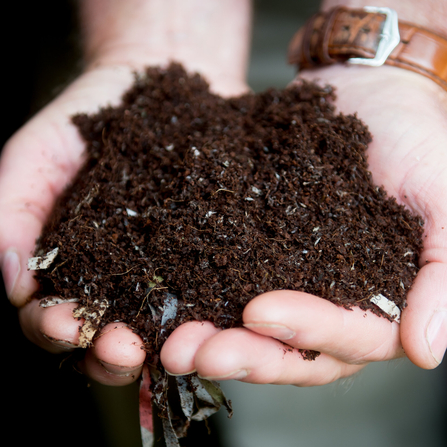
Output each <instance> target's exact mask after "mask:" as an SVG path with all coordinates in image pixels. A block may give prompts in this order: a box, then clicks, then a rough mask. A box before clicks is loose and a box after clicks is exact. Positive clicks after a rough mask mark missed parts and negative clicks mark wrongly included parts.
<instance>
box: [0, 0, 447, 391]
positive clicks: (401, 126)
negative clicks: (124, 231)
mask: <svg viewBox="0 0 447 447" xmlns="http://www.w3.org/2000/svg"><path fill="white" fill-rule="evenodd" d="M185 3H187V6H185ZM335 3H341V2H335V1H326V2H324V3H323V5H322V7H323V8H325V9H327V8H329V7H331V6H334V5H335ZM343 3H344V4H347V2H343ZM349 3H350V6H357V7H361V6H363V5H364V4H366V2H360V1H358V2H349ZM377 3H378V2H376V4H377ZM205 4H206V11H204V5H205ZM82 5H83V6H82V16H83V23H84V25H85V53H86V57H87V66H86V71H85V73H84V74H83V75H82V76H81V77H80V78H79V79H78V80H77V81H75V82H74V83H73V84H72V85H71V86H70V87H68V89H67V90H66V91H64V92H63V93H62V95H61V96H59V97H58V98H57V99H56V100H55V101H54V102H53V103H51V104H49V105H48V106H47V107H46V108H45V109H44V110H42V112H40V113H39V114H38V115H36V117H34V118H33V119H32V120H31V121H30V122H29V123H28V124H26V125H25V126H24V128H22V129H21V130H19V131H18V133H17V134H15V135H14V136H13V137H12V139H11V140H10V141H9V142H8V143H7V145H6V146H5V148H4V153H3V156H2V159H1V161H0V216H8V219H4V218H2V219H1V220H0V253H1V258H0V260H1V262H2V271H3V275H4V279H5V284H6V287H7V290H8V296H9V297H10V299H11V301H12V302H13V304H15V305H16V306H17V307H18V308H19V317H20V321H21V325H22V328H23V331H24V333H25V334H26V335H27V337H28V338H29V339H30V340H32V341H34V342H35V343H36V344H38V345H39V346H41V347H43V348H44V349H47V350H49V351H51V352H62V351H64V350H67V349H76V347H77V344H78V338H77V337H78V332H77V328H78V326H79V322H77V321H76V320H74V319H73V318H72V316H71V313H72V309H73V306H74V305H73V304H61V305H58V306H54V307H51V308H46V309H43V308H40V307H39V306H38V303H37V302H36V301H35V300H30V299H29V298H30V296H31V293H32V291H33V289H34V288H35V282H34V280H33V278H32V275H31V273H30V272H27V271H26V259H27V258H28V256H29V255H30V253H31V252H32V250H33V246H34V241H35V238H36V237H37V236H38V234H39V232H40V230H41V228H42V224H43V222H44V221H45V218H46V216H47V215H48V214H49V212H50V210H51V206H52V204H53V203H54V199H55V198H56V197H57V195H58V194H59V193H60V192H61V191H62V189H63V188H64V186H65V185H66V184H67V182H69V180H70V179H71V178H72V177H73V175H74V174H75V172H76V171H77V169H78V168H79V166H80V164H81V163H82V154H83V149H84V144H83V142H82V141H81V139H80V137H79V135H78V133H77V131H76V129H75V128H74V126H72V125H71V124H70V121H69V120H70V116H71V115H73V114H74V113H78V112H94V111H96V110H97V109H98V107H99V106H100V105H105V104H107V103H109V102H110V103H112V104H116V103H117V102H118V101H119V97H120V95H121V93H122V92H123V91H124V90H125V89H126V88H128V87H129V86H130V84H131V82H132V75H131V71H132V69H141V68H143V67H144V66H145V65H148V64H166V63H167V62H168V61H169V60H170V59H176V60H178V61H180V62H182V63H183V64H184V65H185V66H186V68H187V69H189V70H199V71H200V72H201V73H202V74H203V75H204V76H205V77H206V78H208V80H209V81H210V83H211V86H212V88H213V89H214V91H216V92H218V93H221V94H223V95H227V96H228V95H235V94H239V93H241V92H243V91H245V90H246V89H247V87H246V85H245V83H244V81H245V69H246V61H247V54H248V42H249V38H248V36H249V23H250V7H249V3H248V1H238V0H234V1H233V2H231V1H230V2H228V1H222V2H217V1H215V2H201V1H199V0H197V1H195V0H194V1H191V2H175V1H172V2H171V1H166V0H164V1H162V0H158V1H146V2H143V1H137V0H131V1H126V2H124V1H118V0H115V1H112V2H105V1H103V0H94V1H87V0H85V1H84V2H83V3H82ZM379 5H381V2H379ZM386 6H390V7H394V9H396V10H397V11H398V13H399V14H401V18H402V19H406V20H411V21H413V22H415V23H419V22H418V17H424V20H425V19H427V23H430V24H431V21H430V20H429V19H430V15H431V14H433V15H435V16H436V17H438V15H440V14H444V17H446V15H445V11H444V6H442V2H435V1H434V0H432V1H429V2H424V3H423V4H421V3H418V2H416V1H406V2H402V1H390V2H387V5H386ZM437 6H438V7H439V8H438V9H436V7H437ZM107 8H110V9H107ZM182 8H186V10H184V9H182ZM421 8H422V9H423V10H424V13H423V14H422V13H421ZM426 8H427V9H426ZM429 8H432V9H431V10H430V9H429ZM433 8H434V9H433ZM137 11H138V13H136V12H137ZM203 14H205V16H206V17H207V20H203ZM418 14H419V15H418ZM155 18H156V20H155ZM199 19H200V26H199V24H197V26H194V23H195V22H194V20H199ZM441 22H442V21H440V20H435V19H433V26H435V27H437V26H439V27H441V28H442V26H443V25H442V23H441ZM223 23H225V24H227V25H228V24H231V26H232V27H230V28H228V27H225V26H224V27H223V26H222V24H223ZM427 23H422V24H425V25H427ZM228 26H229V25H228ZM192 30H194V31H192ZM437 31H441V30H440V29H437ZM196 32H197V34H196ZM446 34H447V33H446ZM204 42H206V45H204ZM229 61H231V63H229ZM301 76H302V77H305V78H307V79H320V80H321V82H323V83H326V82H327V83H330V84H332V85H334V86H335V87H336V88H337V97H338V99H337V101H336V105H337V107H338V109H339V110H341V111H343V112H346V113H354V112H358V115H359V117H360V118H361V119H363V120H364V121H365V122H366V123H367V124H368V126H369V128H370V130H371V132H372V134H373V136H374V141H373V143H372V144H371V145H370V148H369V149H368V154H369V164H370V169H371V171H372V174H373V179H374V180H375V181H376V183H378V184H383V185H384V186H385V189H386V190H387V191H388V192H389V193H390V194H391V195H393V196H395V197H396V198H397V200H398V201H399V202H400V203H403V204H405V205H406V206H407V207H409V208H410V209H412V210H413V211H415V212H417V213H418V214H420V215H421V216H422V217H423V218H424V220H425V236H426V237H425V238H424V251H423V253H422V254H421V262H422V269H421V270H420V272H419V274H418V276H417V278H416V281H415V284H414V287H413V289H412V290H411V291H410V293H409V295H408V303H409V306H408V307H407V308H406V309H405V310H404V312H403V315H402V322H401V324H400V325H398V324H397V323H390V322H389V321H388V320H386V319H384V318H379V317H377V316H375V315H372V314H370V313H368V312H367V313H365V312H363V311H360V310H359V309H354V310H353V311H347V310H345V309H342V308H339V307H337V306H335V305H333V304H331V303H330V302H328V301H326V300H324V299H322V298H319V297H315V296H312V295H309V294H305V293H302V292H292V291H276V292H270V293H267V294H264V295H261V296H259V297H256V298H255V299H253V300H252V301H251V302H250V303H249V304H248V305H247V307H246V309H245V310H244V314H243V319H244V325H245V327H243V328H238V329H230V330H225V331H220V330H218V329H216V328H215V327H214V326H213V325H212V324H211V323H207V322H205V323H198V322H190V323H186V324H184V325H182V326H180V327H179V328H178V329H176V331H174V333H173V334H172V335H171V336H170V337H169V339H168V340H167V342H166V343H165V345H164V346H163V349H162V351H161V359H162V362H163V364H164V366H165V368H166V369H167V371H169V372H170V373H171V374H186V373H190V372H192V371H197V372H198V373H199V374H200V375H201V376H202V377H208V378H213V379H219V380H225V379H238V380H243V381H246V382H253V383H290V384H294V385H299V386H314V385H321V384H325V383H329V382H332V381H334V380H337V379H338V378H340V377H346V376H349V375H351V374H354V373H356V372H357V371H359V370H360V369H361V368H363V367H364V366H365V365H366V364H367V363H368V362H372V361H384V360H390V359H393V358H397V357H401V356H403V355H404V351H405V355H407V356H408V357H409V358H410V360H411V361H413V362H414V363H415V364H416V365H418V366H420V367H422V368H434V367H436V366H437V365H438V364H439V362H440V361H441V359H442V357H443V355H444V351H445V348H446V344H447V324H446V323H445V321H444V319H443V317H444V315H447V314H446V312H447V303H446V301H447V297H446V296H445V295H446V294H445V290H447V288H446V284H445V283H446V282H447V274H446V273H447V271H446V257H447V256H446V245H447V236H445V235H444V234H445V233H444V231H447V206H446V205H444V204H446V203H447V200H446V197H445V195H446V194H447V193H446V192H444V191H447V188H446V186H447V185H446V182H447V176H446V175H445V171H446V168H447V156H446V155H444V152H446V151H445V149H444V144H445V143H444V142H445V141H447V139H446V137H447V135H446V133H447V132H446V131H445V130H443V129H445V128H446V126H445V124H446V118H447V101H446V93H445V92H444V91H443V90H442V89H441V88H440V87H439V86H437V85H436V84H435V83H433V82H432V81H430V80H429V79H426V78H424V77H423V76H421V75H418V74H414V73H411V72H407V71H405V70H402V69H398V68H393V67H381V68H378V69H376V68H374V69H372V68H368V67H346V66H344V65H336V66H332V67H329V68H325V69H319V70H315V71H307V72H303V73H302V74H301ZM296 82H299V79H298V80H297V81H296ZM444 224H445V225H444ZM443 227H445V228H446V230H444V229H443ZM16 255H18V259H17V256H16ZM426 261H428V262H426ZM18 265H20V271H18V269H17V266H18ZM365 315H367V316H366V317H365ZM430 323H431V324H430ZM115 326H116V325H112V326H109V327H107V328H105V330H104V335H103V336H101V337H100V338H99V339H98V342H97V343H95V347H94V348H92V349H89V350H87V352H86V356H85V360H84V361H83V362H82V363H81V365H80V368H81V369H82V370H83V371H84V372H85V373H86V374H88V375H89V376H90V377H91V378H93V379H95V380H97V381H99V382H102V383H106V384H109V385H124V384H127V383H130V382H132V381H133V380H135V379H136V378H137V377H138V375H139V374H140V371H141V364H142V362H143V360H144V351H142V350H141V349H140V346H141V340H140V339H139V338H138V337H137V336H136V335H135V334H132V333H131V331H130V329H129V328H124V327H123V325H119V326H118V328H115ZM280 340H281V341H280ZM283 343H287V344H288V345H289V346H291V347H296V348H305V349H314V350H318V351H321V352H322V354H321V356H320V357H318V358H317V359H316V361H314V362H307V361H303V360H302V359H301V357H300V355H299V353H298V351H296V350H294V351H293V352H288V353H287V355H284V344H283Z"/></svg>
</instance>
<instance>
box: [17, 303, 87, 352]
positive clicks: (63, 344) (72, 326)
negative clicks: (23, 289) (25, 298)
mask: <svg viewBox="0 0 447 447" xmlns="http://www.w3.org/2000/svg"><path fill="white" fill-rule="evenodd" d="M75 307H76V304H75V303H63V304H58V305H57V306H51V307H46V308H44V307H40V306H39V301H38V300H32V301H30V302H29V303H28V304H26V305H25V306H24V307H22V308H20V309H19V321H20V325H21V327H22V330H23V333H24V334H25V336H26V337H27V338H28V339H29V340H30V341H31V342H33V343H35V344H36V345H37V346H40V347H41V348H43V349H45V350H46V351H49V352H52V353H54V354H58V353H62V352H66V351H72V350H73V349H75V348H77V347H78V344H79V326H80V325H81V324H82V320H81V321H79V320H76V319H74V318H73V309H74V308H75Z"/></svg>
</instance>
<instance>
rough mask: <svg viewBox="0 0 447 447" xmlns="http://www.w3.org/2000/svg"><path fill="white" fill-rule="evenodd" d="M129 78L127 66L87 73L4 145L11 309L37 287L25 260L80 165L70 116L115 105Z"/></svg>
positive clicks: (1, 208)
mask: <svg viewBox="0 0 447 447" xmlns="http://www.w3.org/2000/svg"><path fill="white" fill-rule="evenodd" d="M132 79H133V75H132V71H131V69H130V68H129V67H103V68H100V69H96V70H95V71H90V72H88V73H85V74H84V75H82V76H81V77H80V78H78V79H77V80H76V81H75V82H74V83H73V84H71V85H70V86H69V87H68V88H67V89H66V90H65V91H64V92H63V93H62V94H61V95H60V96H59V97H58V98H56V99H55V100H54V101H53V102H52V103H50V104H49V105H48V106H47V107H45V108H44V109H43V110H42V111H41V112H39V113H38V114H37V115H36V116H35V117H34V118H32V119H31V120H30V121H29V122H28V123H27V124H26V125H25V126H24V127H23V128H22V129H20V130H19V131H18V132H17V133H16V134H15V135H13V137H12V138H11V139H10V140H9V141H8V142H7V144H6V145H5V147H4V149H3V153H2V157H1V160H0V216H1V218H0V266H1V269H2V274H3V278H4V282H5V288H6V291H7V294H8V297H9V299H10V301H11V302H12V304H14V305H15V306H19V307H20V306H23V305H24V304H25V303H26V301H27V300H28V299H29V297H30V296H31V294H32V293H33V292H34V291H35V289H36V287H37V284H36V282H35V281H34V279H33V272H31V271H28V268H27V260H28V258H29V257H30V256H32V252H33V249H34V246H35V242H36V239H37V237H38V236H39V234H40V232H41V230H42V227H43V225H44V224H45V222H46V219H47V217H48V216H49V214H50V211H51V209H52V207H53V205H54V201H55V199H56V197H57V196H58V195H59V194H60V193H61V192H62V190H63V189H64V188H65V186H66V185H67V184H68V183H69V182H70V181H71V180H72V178H73V177H74V175H75V173H76V172H77V170H78V169H79V167H80V165H81V163H82V160H83V151H84V143H83V141H82V139H81V137H80V135H79V133H78V131H77V129H76V127H75V126H74V125H73V124H72V123H71V117H72V116H73V115H74V114H76V113H80V112H84V113H91V112H96V111H97V110H98V108H99V106H100V105H106V104H110V103H112V104H113V103H118V101H119V100H120V98H121V95H122V93H123V92H124V90H125V89H126V88H128V86H129V85H130V84H131V82H132Z"/></svg>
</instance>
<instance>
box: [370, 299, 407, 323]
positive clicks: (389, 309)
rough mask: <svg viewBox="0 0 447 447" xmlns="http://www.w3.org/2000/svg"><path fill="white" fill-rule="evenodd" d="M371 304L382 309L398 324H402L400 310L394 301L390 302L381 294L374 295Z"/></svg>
mask: <svg viewBox="0 0 447 447" xmlns="http://www.w3.org/2000/svg"><path fill="white" fill-rule="evenodd" d="M370 301H371V303H374V304H375V305H376V306H378V307H380V309H382V310H383V311H384V312H385V313H387V314H388V315H389V316H390V317H392V318H393V319H394V321H396V322H397V323H400V309H399V308H398V307H397V306H396V304H395V303H393V301H390V300H389V299H388V298H387V297H385V296H383V295H382V294H381V293H379V294H378V295H374V296H373V297H372V298H371V300H370Z"/></svg>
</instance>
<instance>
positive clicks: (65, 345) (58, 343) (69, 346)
mask: <svg viewBox="0 0 447 447" xmlns="http://www.w3.org/2000/svg"><path fill="white" fill-rule="evenodd" d="M42 336H43V337H44V338H46V339H47V340H48V341H50V342H51V343H53V345H56V346H59V347H60V348H62V349H64V350H65V351H73V349H76V348H79V345H75V344H73V343H71V342H69V341H67V340H60V339H57V338H53V337H50V336H49V335H46V334H44V333H42Z"/></svg>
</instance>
